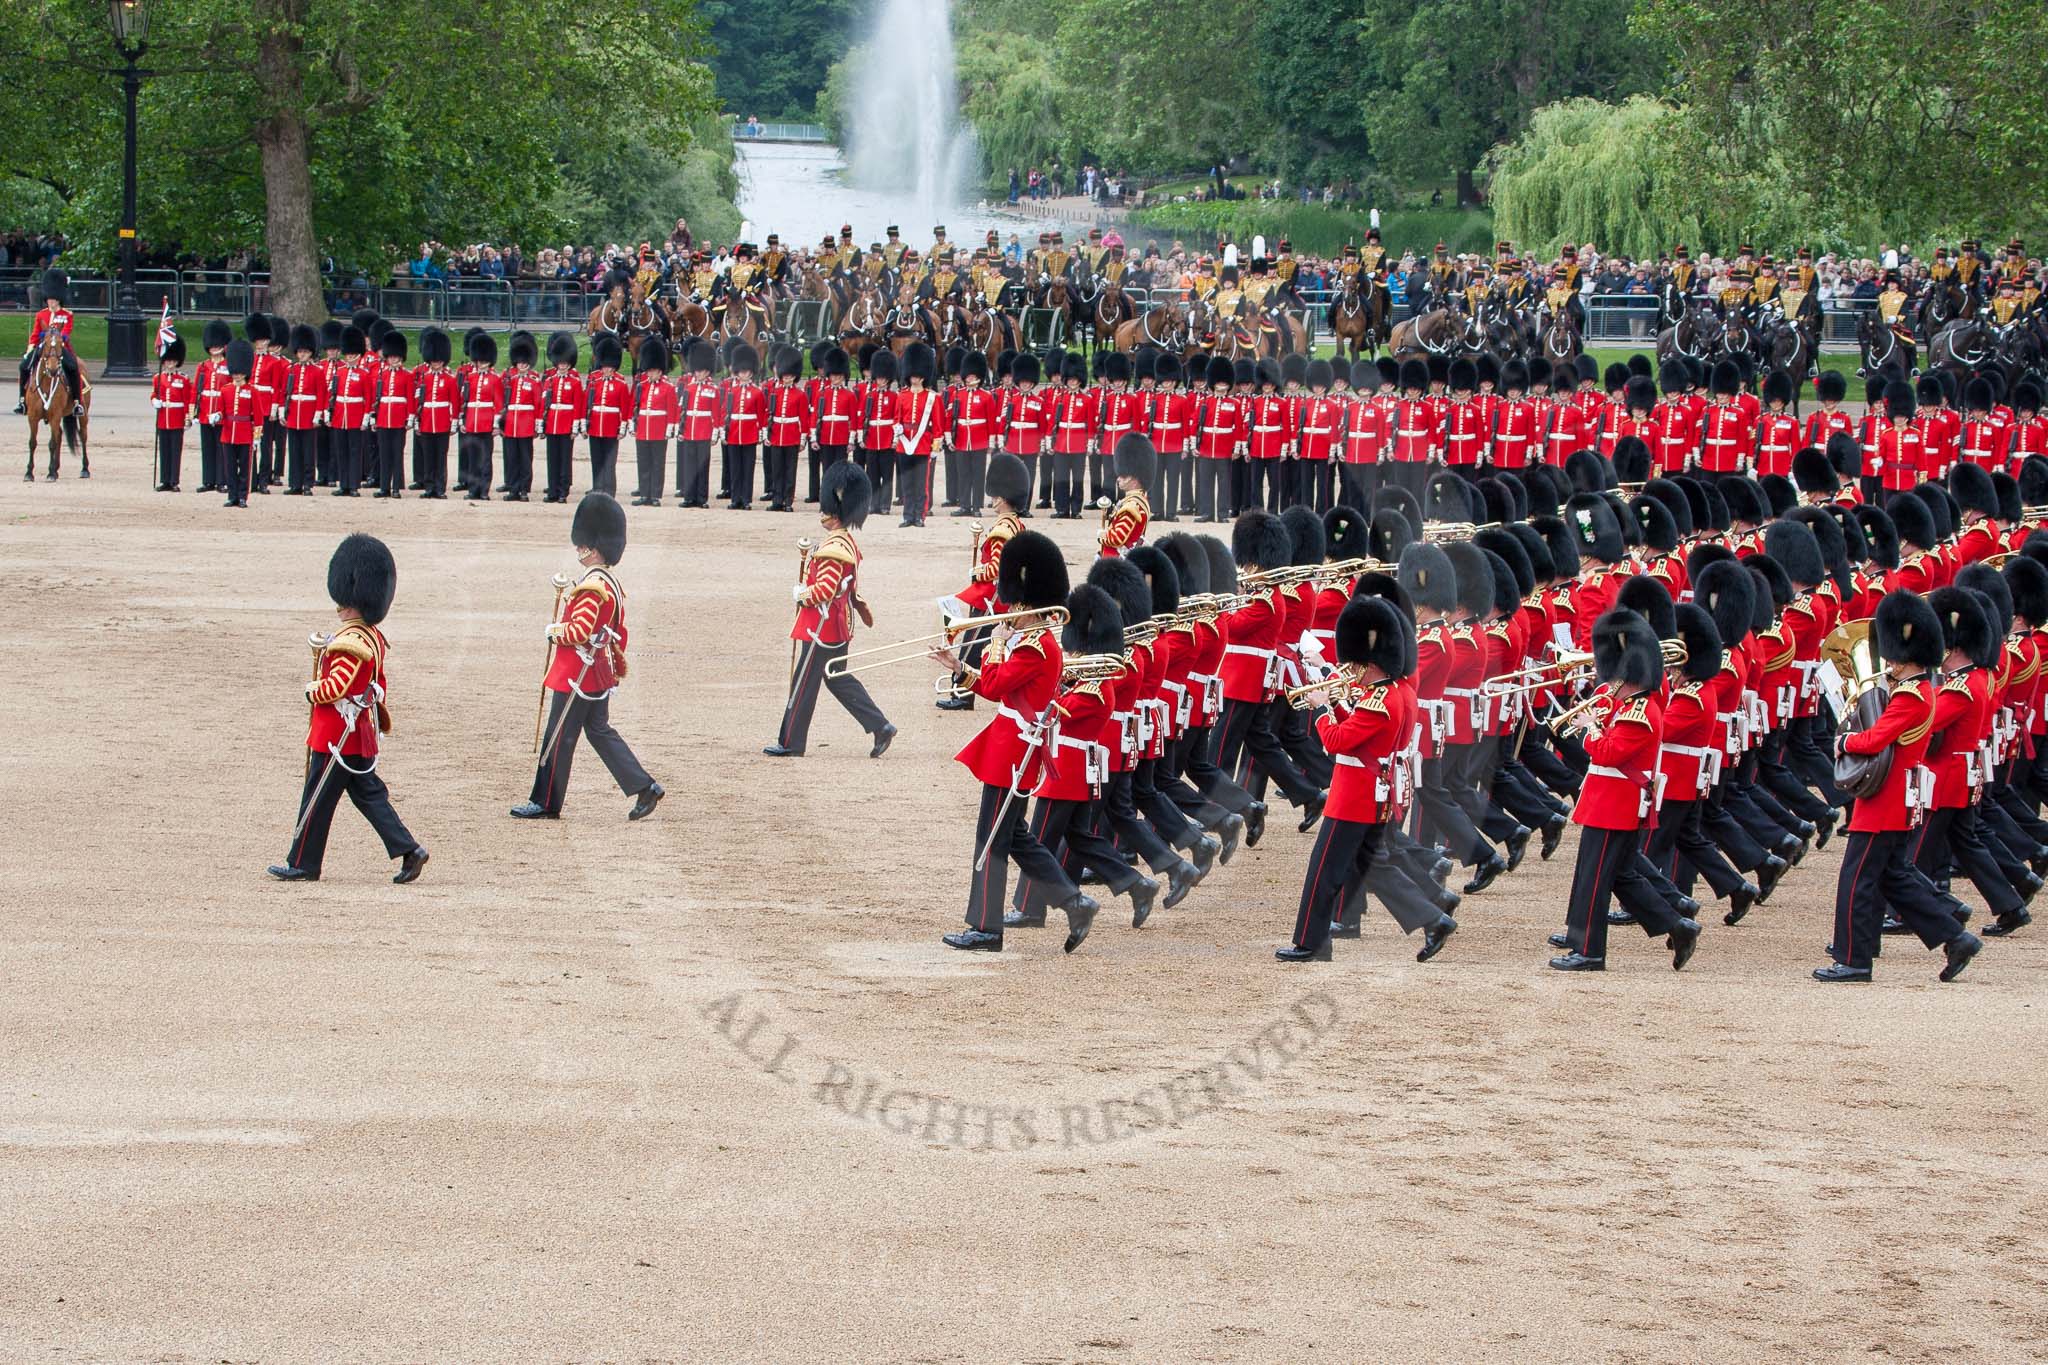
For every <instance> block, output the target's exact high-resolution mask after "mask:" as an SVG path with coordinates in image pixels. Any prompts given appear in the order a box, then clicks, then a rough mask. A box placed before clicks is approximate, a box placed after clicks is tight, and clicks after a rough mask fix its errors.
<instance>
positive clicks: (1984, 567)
mask: <svg viewBox="0 0 2048 1365" xmlns="http://www.w3.org/2000/svg"><path fill="white" fill-rule="evenodd" d="M1955 586H1956V587H1958V588H1963V589H1966V590H1968V591H1970V592H1973V593H1975V594H1977V595H1978V596H1979V597H1982V598H1983V599H1984V603H1985V607H1986V610H1988V611H1989V612H1990V614H1991V633H1992V657H1993V658H1996V657H1997V646H1998V644H1999V643H2000V642H2002V641H2003V640H2004V639H2005V637H2006V636H2007V635H2009V634H2011V632H2012V617H2013V605H2012V589H2011V588H2009V587H2007V586H2006V582H2005V575H2004V574H2002V573H2000V572H1999V571H1998V570H1996V569H1994V568H1992V567H1991V566H1990V565H1989V564H1985V563H1981V562H1979V563H1976V564H1966V565H1964V566H1963V570H1962V572H1961V573H1959V574H1957V575H1956V581H1955Z"/></svg>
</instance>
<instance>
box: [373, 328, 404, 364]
mask: <svg viewBox="0 0 2048 1365" xmlns="http://www.w3.org/2000/svg"><path fill="white" fill-rule="evenodd" d="M405 350H406V347H405V333H403V332H401V331H399V330H398V329H397V328H396V327H394V328H392V329H391V330H390V331H388V332H386V333H385V334H384V339H383V340H382V341H379V342H378V343H377V353H378V354H379V355H381V356H383V357H384V358H385V359H386V360H404V359H405Z"/></svg>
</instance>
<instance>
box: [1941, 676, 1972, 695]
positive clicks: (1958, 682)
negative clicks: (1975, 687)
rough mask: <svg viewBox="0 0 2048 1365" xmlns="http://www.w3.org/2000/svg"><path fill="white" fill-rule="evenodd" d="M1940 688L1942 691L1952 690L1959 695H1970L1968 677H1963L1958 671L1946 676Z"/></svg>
mask: <svg viewBox="0 0 2048 1365" xmlns="http://www.w3.org/2000/svg"><path fill="white" fill-rule="evenodd" d="M1941 690H1942V691H1944V692H1954V693H1957V694H1958V695H1960V696H1965V697H1967V696H1969V695H1970V680H1969V679H1968V678H1965V677H1964V676H1963V675H1962V674H1960V673H1958V674H1955V675H1954V676H1952V677H1950V678H1947V679H1945V680H1944V681H1943V682H1942V684H1941Z"/></svg>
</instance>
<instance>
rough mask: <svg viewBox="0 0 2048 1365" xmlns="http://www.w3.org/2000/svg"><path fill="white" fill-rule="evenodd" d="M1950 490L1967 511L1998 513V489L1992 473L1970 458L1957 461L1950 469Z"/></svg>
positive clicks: (1987, 513)
mask: <svg viewBox="0 0 2048 1365" xmlns="http://www.w3.org/2000/svg"><path fill="white" fill-rule="evenodd" d="M1948 491H1949V492H1950V493H1952V494H1954V495H1955V500H1956V501H1957V502H1958V503H1959V504H1961V506H1962V509H1963V510H1964V511H1965V512H1982V513H1983V514H1984V515H1985V516H1987V517H1995V516H1997V515H1998V489H1997V488H1995V487H1993V486H1992V483H1991V475H1990V474H1989V473H1987V472H1985V470H1984V469H1983V468H1981V467H1980V466H1978V465H1974V464H1971V463H1970V462H1969V461H1968V460H1958V461H1956V465H1955V468H1953V469H1951V470H1949V472H1948Z"/></svg>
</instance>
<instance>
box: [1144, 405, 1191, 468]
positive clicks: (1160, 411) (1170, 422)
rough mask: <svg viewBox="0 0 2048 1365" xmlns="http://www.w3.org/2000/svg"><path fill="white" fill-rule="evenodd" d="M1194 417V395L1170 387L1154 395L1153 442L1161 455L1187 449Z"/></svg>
mask: <svg viewBox="0 0 2048 1365" xmlns="http://www.w3.org/2000/svg"><path fill="white" fill-rule="evenodd" d="M1193 417H1194V397H1193V395H1191V394H1186V393H1182V392H1180V391H1179V390H1177V389H1169V390H1165V391H1163V392H1160V393H1158V394H1155V395H1154V396H1153V399H1152V412H1151V423H1152V444H1153V445H1154V446H1156V447H1157V448H1158V450H1159V453H1160V454H1161V455H1179V454H1182V453H1183V452H1185V451H1186V450H1187V448H1188V433H1189V431H1190V430H1191V429H1192V427H1193Z"/></svg>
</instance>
